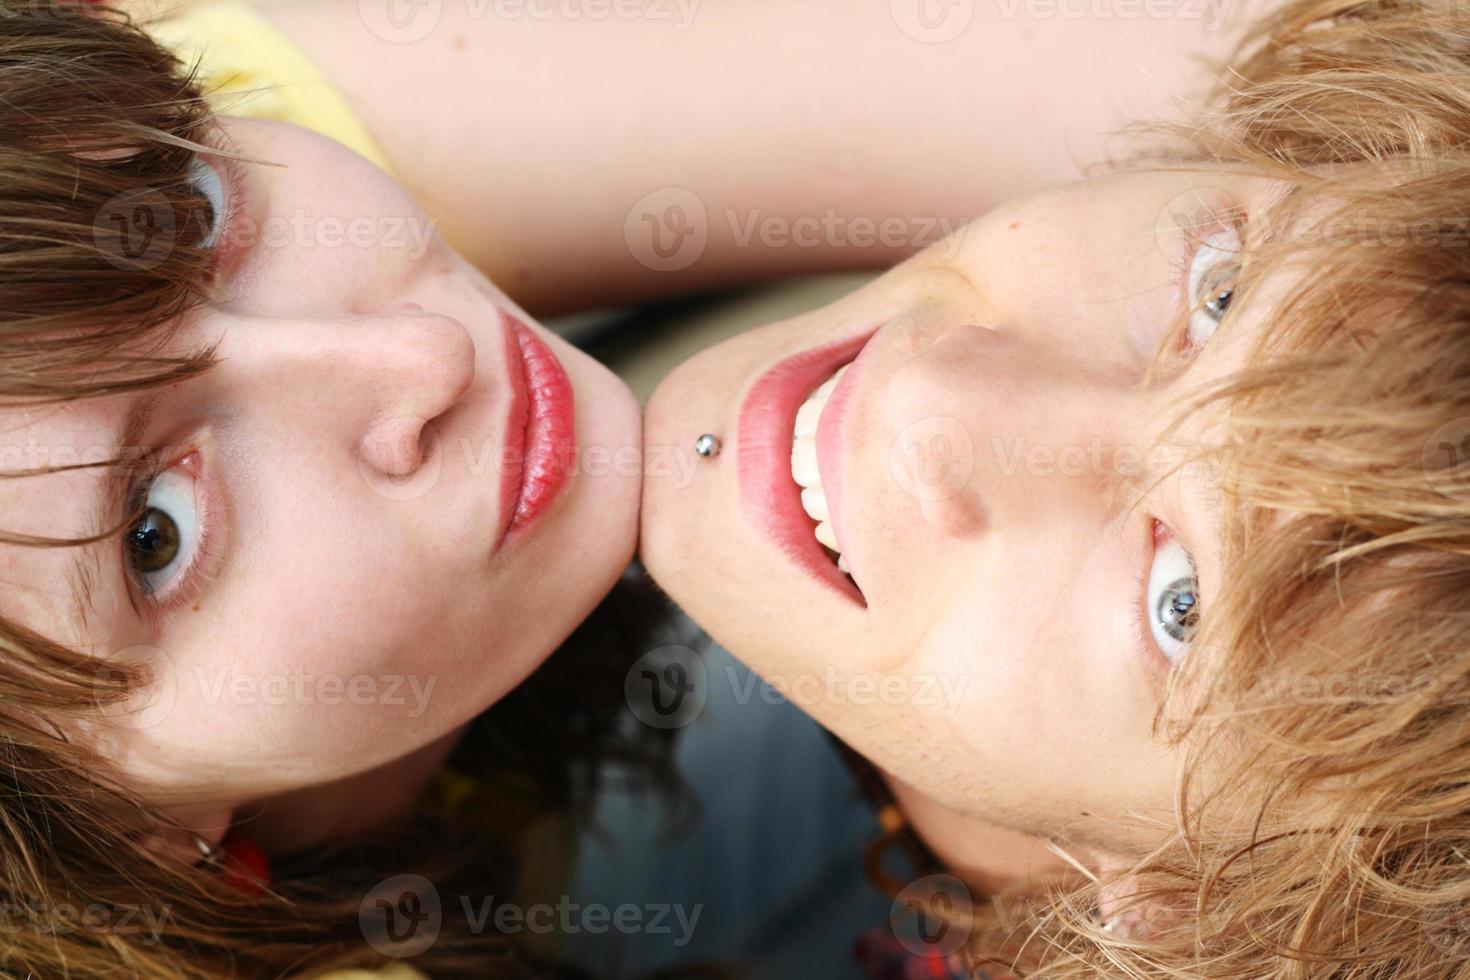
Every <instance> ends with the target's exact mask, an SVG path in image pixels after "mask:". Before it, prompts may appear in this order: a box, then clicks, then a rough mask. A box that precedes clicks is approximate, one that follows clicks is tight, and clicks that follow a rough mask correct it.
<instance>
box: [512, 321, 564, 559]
mask: <svg viewBox="0 0 1470 980" xmlns="http://www.w3.org/2000/svg"><path fill="white" fill-rule="evenodd" d="M500 315H501V320H502V322H503V324H504V326H505V363H506V383H507V385H508V386H509V388H510V411H509V412H508V413H507V414H506V419H505V437H504V440H503V442H502V443H501V459H502V462H503V465H502V467H501V475H500V527H501V531H500V541H499V542H497V544H496V547H497V548H498V547H499V545H500V543H503V542H504V541H506V540H508V539H510V538H513V537H517V536H519V535H521V534H523V533H525V532H526V531H527V530H529V529H530V528H531V527H532V526H533V525H534V524H535V523H536V522H537V521H538V520H539V519H540V518H541V517H542V516H543V515H545V513H546V512H547V511H548V510H549V509H550V508H551V505H552V504H553V503H554V502H555V501H556V499H557V497H558V496H559V495H560V493H561V491H562V490H563V489H565V487H566V485H567V481H568V478H569V477H570V476H571V473H572V457H573V455H574V452H575V449H576V444H577V443H576V425H575V420H574V419H575V409H576V398H575V395H574V394H573V391H572V382H571V379H570V378H568V377H567V372H566V369H565V368H564V367H562V365H561V362H560V361H558V360H557V359H556V355H555V354H554V353H552V350H551V348H550V347H549V346H548V345H547V343H546V342H545V341H544V340H542V339H541V338H540V337H538V336H536V333H535V332H534V331H533V330H532V329H531V328H530V327H528V326H527V325H526V324H525V323H523V322H522V321H521V320H520V319H519V318H517V317H515V316H513V315H512V314H510V313H508V312H506V311H505V310H501V311H500Z"/></svg>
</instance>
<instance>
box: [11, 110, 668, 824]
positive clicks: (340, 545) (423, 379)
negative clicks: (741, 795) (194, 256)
mask: <svg viewBox="0 0 1470 980" xmlns="http://www.w3.org/2000/svg"><path fill="white" fill-rule="evenodd" d="M219 139H220V145H225V143H226V142H227V143H228V144H229V145H230V146H232V147H233V148H235V149H237V150H238V151H239V152H241V153H243V154H246V155H248V156H251V157H255V158H260V159H265V160H272V161H281V162H284V163H285V165H284V166H247V167H244V168H241V169H239V170H237V171H236V176H235V177H233V178H232V179H231V180H230V184H231V186H233V188H234V189H235V190H237V191H238V192H239V193H238V196H237V197H236V198H235V201H234V204H233V205H232V211H231V212H230V217H229V219H228V223H227V224H226V225H225V226H224V228H223V229H222V233H221V234H222V238H221V242H222V244H221V246H220V250H219V253H218V256H219V263H220V264H219V268H218V276H217V281H216V282H215V283H214V284H213V285H212V286H211V292H212V295H213V299H212V301H211V302H210V303H209V304H208V305H207V306H205V307H204V308H203V309H200V310H198V311H197V312H196V313H194V314H193V315H191V316H189V317H188V318H187V319H186V320H185V322H184V323H183V324H182V325H181V328H180V332H179V333H178V335H177V337H176V340H175V342H176V343H177V344H178V345H179V346H180V347H194V346H196V345H199V344H204V343H216V344H218V357H219V362H218V363H217V364H216V365H215V366H214V367H213V368H212V369H211V370H209V371H208V372H206V373H205V374H204V375H203V376H201V377H198V378H196V379H192V380H189V381H187V382H183V383H180V384H177V385H174V386H172V387H169V388H167V389H164V390H162V391H161V392H160V394H159V397H158V400H157V404H156V406H155V408H154V411H153V414H152V417H151V420H150V421H149V422H148V424H147V425H146V426H145V428H144V429H143V431H142V432H141V433H139V438H138V445H139V446H141V447H143V448H145V449H147V450H148V451H150V452H158V453H160V454H161V456H160V462H161V464H162V466H163V468H164V469H165V470H166V471H167V474H168V479H169V480H170V481H171V483H170V489H168V490H167V491H166V492H160V493H159V495H158V496H156V497H152V498H150V500H151V501H152V502H154V503H155V504H157V503H160V502H161V503H163V504H164V505H166V506H167V508H168V509H170V510H171V511H173V513H174V514H175V519H176V520H178V522H179V523H180V524H184V523H188V524H190V525H191V526H198V527H202V528H204V531H203V533H204V535H205V536H206V537H207V540H208V546H207V548H205V549H203V551H204V552H205V557H203V558H202V559H200V560H198V561H197V562H196V563H195V565H194V567H193V569H192V572H183V573H179V574H177V575H175V574H174V573H173V572H170V573H169V574H170V575H171V576H172V577H171V578H170V579H168V580H167V581H166V582H165V583H163V584H162V585H161V587H159V589H158V591H157V593H156V594H155V595H153V596H152V597H149V596H147V595H145V594H144V593H143V592H141V591H140V590H138V589H136V588H135V587H130V586H129V585H128V584H127V579H126V578H125V576H124V569H125V567H126V565H127V562H126V560H125V552H124V550H123V547H122V545H121V543H120V542H119V541H118V539H117V538H112V539H110V540H108V541H107V542H105V543H102V544H98V545H92V546H90V547H87V548H85V549H79V548H66V549H38V548H26V547H16V546H4V547H0V568H3V576H4V581H5V582H6V583H7V586H8V588H7V589H6V590H5V593H6V595H5V600H4V602H5V603H6V608H5V612H6V614H7V615H12V616H16V617H17V618H18V619H20V620H21V621H22V622H26V623H29V624H33V625H34V626H35V627H36V628H38V629H43V630H46V631H47V632H48V633H49V634H50V635H52V636H56V637H57V638H59V639H61V640H64V641H68V642H72V643H74V644H76V645H77V646H78V647H79V648H80V649H82V650H84V651H87V652H89V653H92V654H94V655H96V656H98V657H100V658H114V657H117V658H124V657H125V658H128V659H134V660H142V661H143V662H144V663H145V664H147V666H149V667H150V668H151V669H152V670H153V671H154V672H155V674H156V678H155V680H154V681H153V683H151V684H150V685H149V686H148V687H147V688H146V689H145V690H144V691H142V692H140V698H139V700H138V701H137V702H136V703H135V704H133V705H131V706H130V707H132V708H136V709H138V710H130V711H124V710H121V709H108V711H107V717H105V718H103V719H102V720H100V721H96V722H93V723H89V724H88V725H87V726H86V734H87V736H88V737H90V738H92V739H93V740H94V741H95V742H96V744H97V745H98V747H99V748H100V749H101V751H102V752H104V753H105V754H106V756H107V757H109V758H111V759H113V760H115V761H116V762H117V764H118V765H119V766H120V767H121V768H122V771H123V773H124V775H125V777H126V779H127V780H128V781H129V782H131V783H133V784H134V785H135V786H137V787H138V788H140V789H142V790H143V791H144V792H145V793H146V794H147V795H149V796H150V797H152V798H154V799H155V800H157V801H159V802H161V803H165V804H166V805H169V806H172V807H174V808H176V810H177V812H178V813H179V814H181V815H183V816H184V817H185V818H186V819H187V820H188V821H189V822H191V823H193V824H194V825H195V828H196V829H197V830H198V831H199V832H200V833H201V834H202V835H203V836H205V837H206V838H216V837H218V836H219V835H220V834H221V833H222V832H223V831H224V830H225V829H226V827H227V825H228V823H229V821H230V819H231V817H232V816H233V815H236V814H238V813H239V812H240V811H241V809H242V808H245V807H246V806H247V804H250V805H253V804H259V803H261V802H262V801H273V802H274V803H275V804H276V805H274V806H271V807H266V808H264V815H263V816H260V817H259V818H258V819H254V820H253V821H252V825H251V829H252V832H253V833H256V834H257V835H258V836H260V837H262V838H263V839H265V840H267V841H269V842H271V843H272V844H275V845H277V846H278V849H294V848H295V847H298V846H302V845H305V844H308V843H312V842H313V841H315V840H320V839H323V838H327V837H330V836H332V835H333V834H336V833H343V832H347V831H350V830H351V829H354V828H355V827H358V826H361V825H364V824H371V823H373V822H374V821H375V820H378V819H383V818H385V817H387V816H389V815H390V814H391V813H392V811H393V810H394V808H395V807H397V806H399V805H401V804H402V803H403V802H405V801H407V800H408V799H410V798H411V797H412V796H413V790H414V789H415V787H416V786H417V785H419V784H420V783H421V782H422V780H423V779H424V778H425V776H426V774H427V773H428V772H429V771H431V769H432V766H433V764H434V762H435V761H437V759H438V757H439V756H440V755H442V752H443V750H444V749H446V748H447V747H448V745H449V744H451V743H452V740H453V736H454V734H455V733H456V732H457V731H458V730H459V729H460V728H461V726H462V725H463V724H464V723H465V722H467V721H468V720H469V719H470V718H472V717H473V716H475V715H476V714H478V713H479V712H481V711H483V710H484V709H485V708H486V707H488V706H489V705H490V704H492V703H494V702H495V701H496V700H497V699H499V698H500V697H501V696H502V695H503V694H504V693H505V692H507V691H508V690H510V689H511V688H512V687H514V686H515V685H516V684H518V683H519V682H520V681H521V680H522V679H524V678H525V677H526V675H527V674H529V673H530V672H531V671H532V670H533V669H534V668H535V667H536V666H538V665H539V664H540V663H541V662H542V661H543V660H544V659H545V657H546V656H547V655H548V654H549V653H550V652H551V651H552V650H553V649H555V647H556V646H557V645H558V644H559V643H560V642H561V640H562V639H563V638H564V637H565V636H566V635H567V634H568V633H569V632H570V631H571V629H572V628H573V627H574V626H575V625H576V623H578V622H579V621H580V620H581V619H582V618H583V617H584V616H585V615H586V614H587V612H588V611H589V610H590V609H591V608H592V607H593V606H594V605H595V604H596V602H597V601H598V600H600V599H601V598H602V596H603V595H604V594H606V592H607V591H608V590H609V589H610V588H611V586H612V584H613V583H614V581H615V580H616V578H617V576H618V574H619V573H620V572H621V571H622V569H623V568H624V567H625V565H626V563H627V561H628V560H629V558H630V557H631V555H632V552H633V547H634V544H635V527H636V517H637V502H638V490H639V481H640V476H639V464H638V455H637V451H638V446H639V416H638V406H637V404H636V403H635V401H634V399H633V398H632V396H631V394H630V393H629V392H628V391H627V389H626V387H625V386H624V385H623V384H622V383H621V382H619V381H618V380H617V379H616V378H614V377H613V376H612V375H611V374H610V373H609V372H608V371H607V370H606V369H605V368H603V367H602V366H600V365H598V364H597V363H595V362H593V361H592V360H590V359H589V358H587V357H586V356H585V355H583V354H581V353H580V352H578V351H576V350H575V349H574V348H572V347H570V346H569V345H568V344H566V343H564V342H562V341H560V340H559V339H557V338H556V337H555V336H553V335H551V334H549V333H548V332H546V331H545V330H543V329H541V328H539V327H533V329H534V330H535V331H536V332H537V333H538V334H539V335H540V336H541V337H542V338H543V339H544V340H545V341H546V343H547V344H549V345H550V346H551V348H552V349H553V351H554V352H555V354H556V356H557V357H558V358H559V359H560V361H561V363H562V364H563V365H564V366H565V369H566V372H567V374H568V375H569V376H570V378H571V381H572V384H573V386H574V389H575V404H576V410H575V426H576V434H577V441H578V452H579V455H578V457H577V459H576V460H574V465H573V470H572V476H571V478H570V481H569V483H568V484H567V486H566V488H565V490H564V491H563V492H562V494H561V495H560V497H559V498H558V499H557V500H556V501H555V502H554V504H553V505H552V507H551V509H550V510H549V511H548V512H546V513H545V514H543V515H542V517H541V518H540V520H539V521H537V522H535V523H533V524H532V525H531V526H529V527H527V528H525V529H524V530H518V531H517V532H515V533H513V534H512V535H510V536H509V537H507V538H506V539H505V540H504V541H503V542H502V543H500V544H499V545H498V546H497V538H498V530H499V514H500V495H501V492H502V491H501V480H500V473H501V470H500V467H499V465H498V462H497V460H498V459H499V458H500V457H499V456H498V455H497V454H498V453H499V452H500V450H501V449H502V448H503V447H502V443H503V437H504V432H505V419H506V417H507V411H508V404H509V403H508V396H507V390H508V389H507V385H506V381H505V379H506V377H507V375H506V370H507V369H506V353H505V350H506V348H505V340H504V335H503V332H502V329H503V328H502V326H501V321H500V317H499V314H498V312H497V311H498V310H507V311H512V312H515V311H517V307H516V306H515V304H514V303H512V302H511V301H510V300H509V299H508V298H507V297H506V296H505V295H504V294H503V293H502V292H500V291H499V290H498V289H496V288H495V287H494V286H493V285H492V284H491V283H490V282H489V281H488V280H486V279H485V277H484V276H483V275H481V274H480V273H479V272H478V271H476V270H475V269H474V268H473V267H472V266H470V265H469V264H468V263H466V262H465V261H464V260H463V259H461V258H460V257H458V256H457V255H456V254H455V253H453V252H452V251H451V250H450V249H449V248H448V247H447V246H446V245H445V244H444V243H443V241H442V240H441V239H439V238H437V237H434V238H432V240H431V241H430V242H429V244H428V246H427V249H426V250H423V251H422V252H421V254H420V251H419V250H416V249H414V248H412V247H406V246H388V245H384V244H382V243H381V242H379V243H378V244H375V245H371V246H367V245H361V246H354V245H352V244H350V243H344V242H343V241H341V240H340V232H339V233H338V238H335V239H334V238H333V237H332V232H331V228H332V225H331V219H333V218H338V219H341V220H342V221H343V222H346V221H349V220H352V219H358V220H361V219H368V221H369V224H368V225H364V226H362V227H363V228H364V229H367V228H372V229H376V231H374V232H365V234H380V235H382V236H384V237H385V238H386V236H387V235H388V234H389V233H390V232H389V229H390V228H393V227H398V226H400V225H401V224H402V223H407V225H408V226H410V227H416V228H418V229H427V228H430V227H432V226H431V225H430V224H429V222H428V219H427V217H426V216H425V215H424V213H423V212H422V211H421V210H420V209H419V208H418V206H417V205H416V204H415V203H414V202H413V201H412V199H411V198H410V197H409V196H408V195H407V194H406V193H405V192H404V191H403V190H402V189H401V188H400V187H399V186H398V185H397V184H396V183H395V182H394V181H392V180H391V179H390V178H389V177H387V176H386V175H384V174H382V173H381V172H380V171H378V170H377V169H376V168H374V167H373V166H372V165H371V164H368V163H367V162H365V161H363V160H362V159H361V158H359V157H357V156H356V155H355V154H353V153H351V152H350V151H347V150H345V149H344V148H342V147H341V146H339V145H338V144H336V143H333V142H331V141H329V140H326V139H324V138H321V137H318V136H316V135H314V134H311V133H308V132H306V131H305V130H301V129H298V128H296V127H291V126H285V125H280V124H269V123H257V122H248V121H241V120H224V121H223V122H222V131H221V134H220V137H219ZM323 175H331V179H324V177H323ZM301 216H304V218H303V220H302V223H301V224H300V226H299V227H300V229H302V230H301V232H300V234H299V235H298V234H296V233H295V232H293V231H286V230H283V229H290V228H292V227H293V226H292V225H290V224H281V223H280V222H282V221H285V222H289V221H290V220H291V219H293V218H294V217H301ZM273 220H274V221H276V222H277V223H276V224H275V225H272V224H271V222H272V221H273ZM272 229H274V230H272ZM361 240H362V239H360V241H361ZM522 316H523V318H524V315H522ZM132 397H133V396H122V397H109V398H106V399H98V400H93V401H87V402H79V403H73V404H69V405H66V406H63V407H60V408H56V407H51V408H44V409H33V410H30V411H28V412H20V411H18V410H10V411H7V412H6V414H5V420H4V425H3V426H0V429H3V447H4V449H3V452H4V453H5V454H6V455H5V458H6V459H7V460H10V461H11V462H10V463H9V464H8V465H9V466H10V467H12V468H18V466H19V465H22V464H24V463H25V462H26V461H27V457H26V456H25V452H26V448H27V447H34V448H35V449H38V450H39V451H40V452H41V453H43V454H44V456H43V461H44V460H45V459H55V460H58V461H60V460H64V459H65V457H66V454H68V453H75V454H76V457H78V458H85V457H86V454H88V453H92V454H94V458H95V456H96V455H102V454H103V452H104V451H105V447H110V446H111V444H112V438H113V436H112V429H113V428H115V427H116V426H117V425H118V422H119V420H120V418H121V417H122V416H123V414H124V413H125V411H126V408H127V404H128V402H129V400H130V399H131V398H132ZM598 452H601V453H603V454H605V455H603V456H596V453H598ZM619 453H621V457H620V458H619V457H618V456H617V454H619ZM589 454H590V455H589ZM594 457H596V458H595V459H594ZM594 463H595V464H596V465H594ZM98 484H99V473H98V471H96V470H83V471H77V472H73V473H68V474H53V475H45V476H36V477H27V478H24V479H18V480H11V481H6V482H5V483H4V486H3V492H4V494H5V504H4V507H5V512H6V515H7V526H8V528H10V529H12V530H18V531H24V532H28V533H33V534H47V535H67V536H75V535H81V534H86V533H90V532H93V531H95V530H96V529H97V526H96V525H95V524H94V523H93V508H94V506H95V503H94V502H95V500H96V499H97V487H98ZM155 486H157V484H156V485H155ZM181 500H183V501H194V502H195V503H196V504H197V506H198V518H197V521H185V520H183V519H182V517H181V516H180V515H183V514H184V513H185V510H184V509H183V508H182V507H180V506H177V505H178V504H179V502H180V501H181ZM120 516H121V510H119V511H116V512H114V516H113V518H112V519H113V520H116V519H117V518H119V517H120ZM79 555H80V556H81V557H82V568H83V569H84V570H85V575H84V578H85V583H86V584H85V586H82V587H80V588H79V587H75V586H74V585H73V584H72V583H73V581H74V580H73V578H72V576H71V572H70V566H71V564H72V562H73V561H74V560H75V559H76V558H77V557H78V556H79ZM184 563H186V562H181V564H184ZM194 572H197V573H199V574H193V573H194ZM79 594H80V595H83V596H84V597H85V599H86V605H87V607H88V609H89V616H88V617H87V619H86V620H85V621H84V622H80V621H78V620H77V619H76V617H75V616H74V614H73V612H72V606H73V602H74V600H75V599H76V598H77V597H78V595H79ZM61 624H64V625H61ZM354 685H356V686H354ZM390 766H391V768H390ZM261 809H262V808H261V807H259V806H251V808H250V812H251V814H252V815H256V814H259V813H260V811H261Z"/></svg>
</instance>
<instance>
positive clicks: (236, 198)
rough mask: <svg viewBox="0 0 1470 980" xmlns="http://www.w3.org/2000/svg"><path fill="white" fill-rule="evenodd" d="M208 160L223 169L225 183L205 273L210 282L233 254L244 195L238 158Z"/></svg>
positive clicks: (217, 155) (215, 156)
mask: <svg viewBox="0 0 1470 980" xmlns="http://www.w3.org/2000/svg"><path fill="white" fill-rule="evenodd" d="M221 139H222V140H224V141H226V142H227V137H224V136H223V135H221ZM208 157H209V160H210V161H214V162H217V163H218V165H219V166H220V167H221V168H223V170H224V184H225V213H224V214H222V215H219V216H218V217H219V234H218V235H217V236H216V237H215V241H214V245H213V247H212V253H211V255H210V259H209V266H208V270H207V275H208V277H209V280H210V282H215V281H217V280H218V279H219V277H220V275H221V274H222V272H223V271H224V267H225V266H226V264H227V261H226V260H228V259H229V258H230V257H231V256H232V255H233V254H234V249H233V247H232V246H231V241H232V239H233V234H232V233H233V229H234V226H235V216H236V215H237V214H239V213H240V211H241V208H242V207H243V203H242V202H243V199H244V196H245V166H244V164H243V163H241V161H240V160H238V159H236V158H235V157H232V156H225V155H224V154H222V153H211V154H208Z"/></svg>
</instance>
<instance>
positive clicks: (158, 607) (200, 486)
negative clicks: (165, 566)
mask: <svg viewBox="0 0 1470 980" xmlns="http://www.w3.org/2000/svg"><path fill="white" fill-rule="evenodd" d="M191 457H196V458H198V459H199V460H200V461H201V462H200V465H199V467H198V468H199V469H201V470H202V469H203V468H204V467H203V462H202V460H203V455H202V454H201V453H200V451H199V450H198V449H190V450H189V451H188V452H186V453H183V454H182V455H180V454H178V453H176V452H175V453H172V454H171V455H170V456H169V457H168V458H169V459H171V460H172V462H169V463H163V462H161V461H160V460H161V457H159V456H156V455H150V456H149V457H148V459H147V461H146V462H145V463H144V468H143V470H142V472H141V473H138V474H136V475H135V476H134V477H133V478H132V481H131V482H130V483H129V485H128V488H127V497H126V500H127V508H128V509H127V514H128V515H129V517H130V518H131V520H130V522H129V523H128V525H127V527H126V528H124V531H123V535H122V536H121V537H120V538H119V539H118V547H119V551H120V553H121V554H120V557H121V561H122V566H123V574H124V576H125V577H126V579H127V582H128V586H129V590H130V592H131V593H132V594H134V595H136V596H138V597H140V598H142V599H143V601H144V604H145V607H146V608H145V609H143V610H139V612H142V613H144V614H145V615H148V616H149V617H150V618H153V619H154V620H155V623H154V624H155V625H157V623H156V617H158V616H161V615H162V614H163V613H166V612H168V611H170V610H172V609H174V608H176V607H178V606H181V605H183V604H185V603H187V602H189V601H190V600H191V599H192V598H193V597H194V596H195V595H197V594H198V592H199V590H200V588H201V587H202V586H203V585H204V583H205V582H207V581H208V580H209V578H210V573H212V571H213V570H214V569H215V567H216V559H217V558H218V552H217V550H216V548H215V542H214V533H213V529H214V527H215V525H216V524H217V523H218V521H217V518H218V513H217V510H218V508H217V507H216V506H214V499H213V495H212V494H211V493H210V492H209V490H208V486H209V485H208V482H207V475H206V474H204V473H201V472H196V473H194V474H192V475H191V479H192V482H193V484H194V494H195V499H196V501H198V502H199V503H198V504H197V505H196V506H197V508H198V520H197V523H198V531H197V538H196V540H195V542H194V553H193V554H192V555H191V556H190V559H189V564H188V565H186V566H185V567H184V568H182V569H180V570H179V572H178V573H177V574H176V575H175V580H174V584H173V585H171V586H170V587H169V588H168V589H167V590H165V591H164V592H163V593H162V597H161V598H160V596H159V593H156V592H154V591H153V590H152V589H151V588H150V587H149V586H148V583H147V582H146V581H144V580H143V577H142V576H141V575H140V574H139V573H138V571H137V570H136V569H135V568H133V564H132V562H131V561H130V560H129V557H128V545H127V535H128V534H129V533H130V532H131V531H132V529H133V527H134V525H135V524H136V523H137V522H138V521H139V520H141V519H142V516H143V514H144V513H145V512H146V510H147V501H148V491H149V490H150V489H152V486H153V483H154V481H156V480H157V479H158V478H159V477H160V476H162V475H163V474H164V473H166V472H168V471H169V470H170V469H173V468H174V467H176V466H179V465H180V464H182V463H183V462H184V461H186V460H188V459H189V458H191ZM134 608H137V607H136V605H135V607H134Z"/></svg>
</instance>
